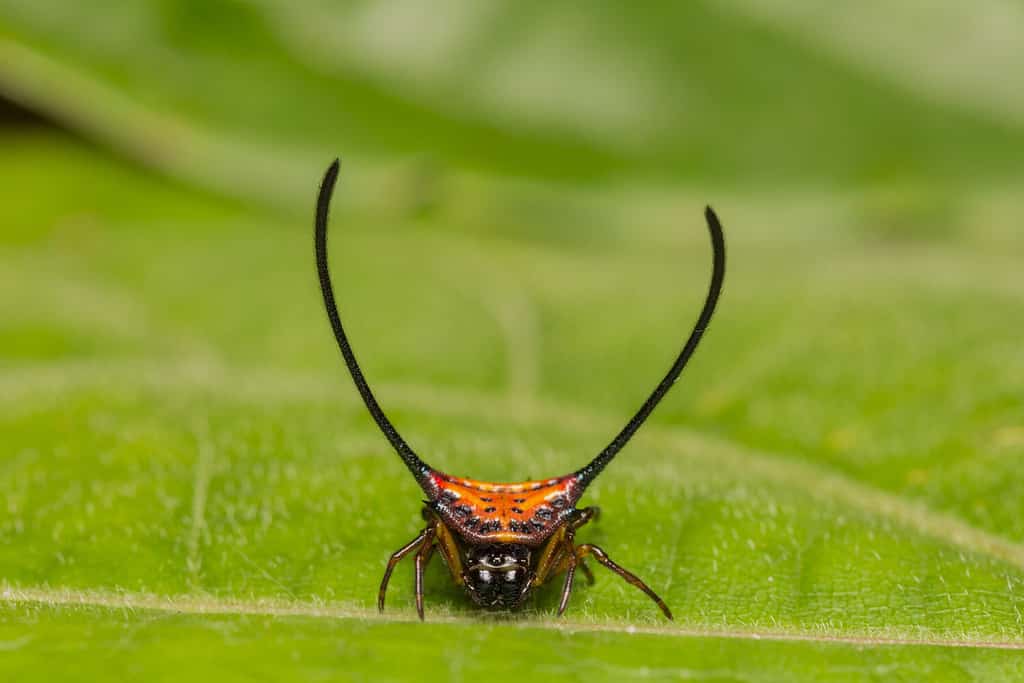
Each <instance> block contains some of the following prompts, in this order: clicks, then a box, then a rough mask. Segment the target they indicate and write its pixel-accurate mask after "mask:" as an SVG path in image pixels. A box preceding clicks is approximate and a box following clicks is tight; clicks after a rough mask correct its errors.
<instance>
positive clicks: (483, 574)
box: [477, 569, 491, 583]
mask: <svg viewBox="0 0 1024 683" xmlns="http://www.w3.org/2000/svg"><path fill="white" fill-rule="evenodd" d="M477 577H478V578H479V580H480V583H490V582H491V573H490V572H489V571H487V570H486V569H481V570H480V573H479V574H477Z"/></svg>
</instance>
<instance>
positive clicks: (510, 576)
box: [505, 569, 519, 583]
mask: <svg viewBox="0 0 1024 683" xmlns="http://www.w3.org/2000/svg"><path fill="white" fill-rule="evenodd" d="M518 576H519V572H517V571H516V570H515V569H509V570H508V571H507V572H505V581H507V582H508V583H514V582H515V580H516V578H517V577H518Z"/></svg>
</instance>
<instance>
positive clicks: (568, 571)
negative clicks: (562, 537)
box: [558, 538, 577, 616]
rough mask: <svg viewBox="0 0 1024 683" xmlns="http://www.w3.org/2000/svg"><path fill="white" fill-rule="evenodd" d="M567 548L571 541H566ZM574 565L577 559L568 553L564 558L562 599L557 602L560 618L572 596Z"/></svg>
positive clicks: (572, 553)
mask: <svg viewBox="0 0 1024 683" xmlns="http://www.w3.org/2000/svg"><path fill="white" fill-rule="evenodd" d="M567 543H568V544H569V548H570V549H571V548H572V539H571V538H569V539H568V540H567ZM576 564H577V557H576V553H574V552H570V553H569V556H568V557H567V558H566V565H567V566H566V568H565V582H564V583H563V584H562V599H561V600H559V601H558V616H562V615H563V614H564V613H565V608H566V607H568V606H569V596H570V595H571V594H572V582H573V579H574V578H575V576H576Z"/></svg>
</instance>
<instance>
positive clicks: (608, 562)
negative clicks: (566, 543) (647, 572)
mask: <svg viewBox="0 0 1024 683" xmlns="http://www.w3.org/2000/svg"><path fill="white" fill-rule="evenodd" d="M587 555H593V556H594V559H596V560H597V561H598V562H600V563H601V564H603V565H604V566H605V567H608V569H611V570H612V571H613V572H615V573H616V574H618V575H619V576H621V577H622V578H623V579H624V580H625V581H626V582H627V583H629V584H632V585H634V586H636V587H637V588H639V589H640V590H642V591H643V592H644V593H646V594H647V597H649V598H650V599H651V600H653V601H654V603H655V604H656V605H657V606H658V608H659V609H660V610H661V612H662V614H664V615H665V618H667V619H668V620H669V621H671V620H672V612H671V610H669V608H668V605H666V604H665V601H664V600H662V599H661V598H659V597H658V594H657V593H655V592H654V591H652V590H651V589H650V587H649V586H648V585H647V584H646V583H644V582H643V581H641V580H640V579H639V578H638V577H637V576H636V575H635V574H633V573H632V572H629V571H627V570H625V569H623V568H622V567H620V566H619V565H617V564H615V562H613V561H612V558H610V557H608V553H606V552H605V551H604V550H602V549H601V548H599V547H598V546H596V545H591V544H590V543H584V544H583V545H581V546H578V547H577V548H576V553H575V558H576V559H577V560H580V561H582V560H583V558H584V557H586V556H587Z"/></svg>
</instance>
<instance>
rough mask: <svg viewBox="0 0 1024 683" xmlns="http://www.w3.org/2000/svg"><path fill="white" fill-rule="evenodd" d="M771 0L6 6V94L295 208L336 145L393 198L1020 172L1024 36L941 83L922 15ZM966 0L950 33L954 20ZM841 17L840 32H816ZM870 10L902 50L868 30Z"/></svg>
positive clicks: (370, 190)
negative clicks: (436, 182)
mask: <svg viewBox="0 0 1024 683" xmlns="http://www.w3.org/2000/svg"><path fill="white" fill-rule="evenodd" d="M764 4H765V3H760V5H764ZM774 4H775V5H778V6H779V7H776V8H774V9H772V8H769V10H768V11H767V12H766V11H765V10H764V9H763V8H762V9H761V10H758V9H757V6H758V5H759V3H750V2H742V1H740V0H733V1H732V2H709V1H706V0H705V1H699V2H687V3H677V2H674V3H673V2H662V3H654V4H653V5H651V6H650V7H649V9H648V10H647V11H645V12H636V11H633V10H630V9H626V8H624V7H623V5H622V3H620V2H609V1H607V0H601V1H591V2H588V3H585V8H582V7H580V6H579V3H576V2H572V1H571V0H558V1H556V2H552V1H551V0H544V1H543V2H541V1H538V0H533V1H525V2H524V1H523V0H518V1H517V2H509V1H508V0H488V1H487V2H466V1H465V0H444V6H443V7H436V6H434V5H433V4H425V3H420V2H411V1H409V0H388V1H386V2H377V3H365V2H356V3H340V4H336V3H324V2H317V3H303V4H302V5H301V6H297V5H294V4H290V3H280V2H273V1H272V0H258V1H257V0H254V1H251V2H238V1H237V0H231V1H228V2H219V3H215V4H211V3H208V2H203V1H201V0H187V1H186V0H178V1H176V2H157V1H156V0H146V1H143V2H135V3H132V6H131V8H125V7H123V6H121V5H120V4H117V3H113V4H100V5H97V4H96V3H92V4H90V5H88V6H81V7H78V6H69V5H68V4H67V3H65V2H61V1H60V0H35V1H34V2H31V3H26V2H23V1H22V0H0V88H2V89H3V90H4V92H6V93H7V95H8V96H9V97H13V98H15V99H16V100H19V101H23V102H25V103H26V104H27V105H28V106H30V107H32V108H34V109H36V110H39V111H44V112H46V113H47V114H48V115H49V116H51V117H53V118H54V119H56V120H58V121H60V122H62V123H63V124H65V125H67V126H69V127H71V128H74V129H76V130H80V131H84V132H85V133H86V134H87V135H89V136H90V137H93V138H97V139H100V140H103V141H104V142H105V143H106V144H109V145H111V146H113V147H115V148H117V149H119V150H120V151H122V152H123V153H127V154H129V155H131V156H132V157H133V158H135V159H137V160H139V161H142V162H144V163H146V164H147V165H149V166H152V167H156V168H160V169H161V170H164V171H167V172H171V173H173V174H175V175H177V176H178V177H181V178H185V179H187V180H188V181H190V182H193V183H199V184H202V185H203V186H206V187H209V188H212V189H214V190H216V191H219V192H230V193H232V194H236V195H239V196H243V197H246V198H249V199H259V200H261V201H265V202H270V203H274V204H276V205H281V206H287V207H289V208H292V209H294V208H303V209H305V207H306V206H307V204H308V196H307V195H308V192H307V191H306V186H307V183H308V181H307V178H308V177H309V176H310V175H313V174H315V173H317V172H318V171H319V170H320V168H321V167H322V166H324V165H326V162H327V161H329V160H330V159H331V158H333V157H334V156H335V155H338V154H341V155H343V156H344V157H345V158H346V159H348V160H350V161H358V163H355V164H353V166H352V171H351V172H350V180H351V179H355V178H358V179H360V180H359V181H358V186H359V187H360V191H359V193H358V195H357V196H359V197H361V198H362V200H363V201H372V202H375V203H377V204H383V205H389V204H394V202H395V201H396V197H395V195H394V193H393V192H391V191H389V190H390V189H391V188H393V186H394V182H393V181H389V180H388V178H393V177H394V176H397V177H398V178H399V179H403V178H407V177H411V178H412V179H414V182H415V179H421V178H422V177H423V176H424V175H426V176H428V177H429V176H431V175H434V174H441V175H442V177H447V175H446V174H447V173H451V174H452V175H453V176H454V177H456V178H458V177H461V176H460V174H464V173H466V172H467V171H469V172H483V173H488V174H489V173H498V174H503V175H505V176H513V177H530V178H534V179H540V178H542V179H547V180H557V181H558V182H563V183H564V182H566V181H570V182H572V181H591V182H593V181H605V182H624V181H629V180H635V179H636V178H638V177H639V178H644V179H647V180H657V181H659V182H665V181H669V182H672V183H673V184H678V183H679V182H680V181H681V180H682V181H687V182H691V183H693V182H695V183H699V184H709V183H713V184H715V185H719V186H738V187H745V188H749V187H752V186H753V187H765V186H767V187H777V186H779V185H780V184H781V185H783V186H790V187H791V186H794V185H799V184H801V183H810V184H812V185H815V186H822V185H824V186H829V187H831V186H837V185H839V186H845V185H848V184H850V183H854V184H858V185H879V184H889V185H891V184H893V183H907V182H911V183H912V182H915V181H919V180H921V179H926V180H929V181H937V182H943V183H949V184H953V185H955V184H958V183H970V184H976V183H984V182H988V181H1005V180H1006V179H1008V178H1010V179H1012V178H1016V177H1018V176H1019V175H1020V174H1021V172H1022V171H1024V168H1022V165H1021V160H1020V155H1019V154H1016V153H1015V150H1017V149H1020V148H1021V147H1022V146H1024V131H1022V129H1021V125H1020V124H1021V120H1022V119H1021V105H1020V101H1019V98H1016V97H1011V96H1001V95H1000V94H999V93H1004V92H1007V91H1009V90H1013V89H1008V88H1005V87H1004V83H1003V81H1002V80H1001V78H999V74H1002V73H1013V72H1015V71H1018V70H1020V67H1021V59H1020V53H1019V51H1018V50H1015V49H1012V48H1007V49H1005V50H985V49H984V44H987V43H986V41H985V39H984V36H985V35H986V34H985V33H984V32H983V31H980V30H979V31H978V36H980V37H977V38H974V37H972V40H971V43H970V45H971V47H972V51H971V54H972V55H978V54H983V55H987V56H986V57H985V58H984V59H982V60H981V61H980V62H979V63H978V65H977V66H975V62H973V61H972V62H968V63H969V64H970V66H969V67H962V68H961V69H960V71H959V73H960V74H961V76H960V77H959V78H956V79H954V80H953V81H952V83H953V85H952V86H951V85H949V79H943V78H941V77H938V78H931V79H927V78H925V79H922V78H913V77H910V76H908V75H907V68H906V67H905V66H904V65H903V63H902V62H901V60H900V57H901V56H902V55H904V54H906V50H907V49H908V48H906V45H907V41H906V40H905V39H904V38H905V36H907V35H908V34H916V35H918V36H920V37H919V39H918V40H917V41H915V47H914V52H913V54H914V61H913V64H921V63H924V64H926V65H935V64H943V63H945V61H944V57H945V56H946V55H945V52H946V45H947V44H948V42H949V40H951V39H949V40H945V41H941V42H940V43H939V45H937V46H936V45H935V44H934V42H930V40H929V39H928V34H927V32H924V31H921V30H920V28H919V25H920V24H921V22H922V18H921V17H920V16H919V14H920V12H921V10H916V11H910V10H904V11H902V12H899V13H894V12H891V11H880V10H878V9H871V8H869V7H866V8H864V9H862V10H861V11H860V12H859V13H858V12H856V11H849V12H848V13H849V14H851V15H852V16H850V17H846V16H837V17H830V16H825V17H824V18H819V17H817V16H815V15H814V14H813V13H812V12H811V11H810V10H806V11H804V12H800V11H799V9H796V10H794V9H793V8H788V9H787V8H786V7H785V5H786V3H781V2H777V3H774ZM954 5H955V4H954V3H950V2H948V1H947V2H944V3H943V6H944V9H945V11H943V12H942V13H941V24H940V25H941V26H943V27H948V26H949V25H952V26H958V25H960V23H962V22H957V20H956V17H955V15H954V16H953V18H952V19H951V18H950V17H949V15H950V14H951V13H955V12H956V11H960V12H964V11H965V10H957V8H956V7H955V6H954ZM751 6H753V8H752V7H751ZM886 9H887V8H886ZM837 12H838V11H837ZM872 12H875V14H872ZM765 14H768V15H769V19H768V20H766V19H765V18H764V15H765ZM933 14H935V13H934V12H929V13H928V17H929V18H931V17H932V15H933ZM1009 14H1010V17H1009V19H1008V21H1010V22H1011V23H1009V24H1008V25H1013V23H1012V21H1013V13H1012V12H1011V13H1009ZM436 16H444V17H445V18H446V19H445V21H443V22H439V21H433V20H432V18H434V17H436ZM879 16H882V17H884V19H879V18H878V17H879ZM831 23H836V24H841V25H842V26H843V27H844V31H843V32H842V33H841V34H838V35H839V36H840V37H841V38H842V41H841V43H840V45H841V46H842V47H841V48H840V49H837V48H836V47H835V46H834V45H833V44H832V43H833V42H834V41H828V42H826V41H823V40H819V39H818V38H816V37H814V36H815V35H816V34H822V31H821V30H820V26H822V25H831ZM879 24H887V26H886V31H887V33H886V34H885V35H890V34H892V35H895V36H898V37H899V38H900V40H899V42H897V43H896V44H895V48H893V47H891V46H890V47H888V48H887V45H890V44H889V43H883V45H882V46H881V47H879V46H877V45H874V44H871V43H869V44H867V45H865V44H863V43H862V42H857V40H858V36H860V35H863V34H864V33H865V32H867V33H869V34H870V31H864V30H863V27H864V26H867V27H869V28H874V27H876V26H877V25H879ZM858 29H860V30H858ZM825 33H827V34H828V35H837V34H836V33H835V32H833V31H828V32H825ZM808 34H810V37H808ZM1010 35H1012V33H1010ZM957 40H961V36H960V34H957ZM822 43H824V44H822ZM890 43H891V41H890ZM980 43H984V44H983V45H980V46H979V44H980ZM886 49H888V51H886ZM894 50H895V51H896V57H887V56H886V55H890V54H891V53H892V52H893V51H894ZM850 53H853V54H854V55H856V56H857V58H851V57H849V54H850ZM865 55H867V56H865ZM872 55H878V56H877V57H874V62H873V61H872V59H873V57H872ZM965 59H966V57H965ZM978 59H980V58H978ZM865 61H867V63H866V64H865ZM976 61H977V60H976ZM875 62H878V63H875ZM982 69H984V74H985V76H986V78H985V79H984V80H983V79H981V78H979V72H981V71H982ZM948 71H950V70H949V69H940V68H939V67H937V66H930V68H929V69H928V73H935V72H940V73H943V72H948ZM921 83H925V84H926V86H925V87H921ZM978 83H982V85H981V86H977V85H976V84H978ZM927 84H932V85H927ZM963 84H966V85H963ZM985 84H989V85H985ZM954 86H956V87H954ZM961 86H962V87H961ZM936 93H938V94H936ZM979 102H980V103H981V105H980V106H979ZM993 112H995V114H994V113H993ZM410 160H413V161H412V162H410ZM382 184H383V185H384V187H383V188H382V187H381V185H382ZM410 201H413V202H415V199H413V200H410Z"/></svg>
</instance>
